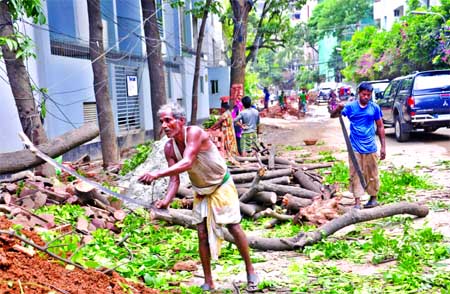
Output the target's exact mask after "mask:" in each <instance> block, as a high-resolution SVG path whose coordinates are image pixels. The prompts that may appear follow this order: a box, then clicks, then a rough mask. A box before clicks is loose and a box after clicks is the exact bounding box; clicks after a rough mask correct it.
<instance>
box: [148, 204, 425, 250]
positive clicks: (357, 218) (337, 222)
mask: <svg viewBox="0 0 450 294" xmlns="http://www.w3.org/2000/svg"><path fill="white" fill-rule="evenodd" d="M397 214H410V215H415V216H417V217H425V216H427V214H428V207H426V206H424V205H419V204H416V203H408V202H400V203H396V204H392V205H387V206H379V207H375V208H371V209H365V210H356V209H352V210H351V211H350V212H347V213H346V214H344V215H342V216H340V217H338V218H336V219H334V220H332V221H330V222H328V223H327V224H325V225H323V226H321V227H319V228H318V229H317V230H315V231H311V232H307V233H304V232H301V233H300V234H298V235H297V236H295V237H291V238H262V237H255V236H247V239H248V243H249V246H250V247H251V248H253V249H259V250H264V251H267V250H277V251H281V250H298V249H303V248H304V247H305V246H307V245H312V244H314V243H317V242H319V241H320V240H322V239H324V238H326V237H328V236H330V235H332V234H334V233H336V232H337V231H339V230H340V229H342V228H345V227H346V226H349V225H353V224H357V223H361V222H366V221H370V220H374V219H379V218H384V217H389V216H393V215H397ZM151 215H152V217H153V218H154V219H159V220H165V221H167V222H169V223H173V224H178V225H182V226H184V227H189V228H193V227H194V226H193V225H192V212H191V211H189V210H184V209H183V210H182V209H169V210H161V209H154V208H152V210H151ZM285 219H286V220H289V219H291V217H290V216H285ZM224 233H225V240H227V241H229V242H234V240H233V237H232V236H231V234H229V233H228V231H226V230H224Z"/></svg>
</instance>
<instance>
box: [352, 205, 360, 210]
mask: <svg viewBox="0 0 450 294" xmlns="http://www.w3.org/2000/svg"><path fill="white" fill-rule="evenodd" d="M361 208H362V207H361V204H355V205H354V206H353V209H358V210H359V209H361Z"/></svg>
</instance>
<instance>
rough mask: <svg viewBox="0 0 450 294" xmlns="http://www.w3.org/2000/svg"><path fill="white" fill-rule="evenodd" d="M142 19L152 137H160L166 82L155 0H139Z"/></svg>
mask: <svg viewBox="0 0 450 294" xmlns="http://www.w3.org/2000/svg"><path fill="white" fill-rule="evenodd" d="M141 7H142V19H143V23H144V33H145V45H146V48H147V64H148V71H149V79H150V85H151V86H150V92H151V97H152V119H153V138H154V139H155V140H158V139H160V132H159V130H160V129H161V122H160V121H159V117H158V110H159V108H160V107H161V106H162V105H164V104H165V103H166V101H167V96H166V82H165V80H164V63H163V59H162V55H161V38H160V35H159V26H158V17H157V13H156V2H155V0H141Z"/></svg>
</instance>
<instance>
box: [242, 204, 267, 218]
mask: <svg viewBox="0 0 450 294" xmlns="http://www.w3.org/2000/svg"><path fill="white" fill-rule="evenodd" d="M239 207H240V208H241V213H242V214H244V215H246V216H249V217H252V216H254V215H255V214H256V213H257V212H260V211H263V210H264V209H265V207H264V206H262V205H259V204H256V203H243V202H240V203H239Z"/></svg>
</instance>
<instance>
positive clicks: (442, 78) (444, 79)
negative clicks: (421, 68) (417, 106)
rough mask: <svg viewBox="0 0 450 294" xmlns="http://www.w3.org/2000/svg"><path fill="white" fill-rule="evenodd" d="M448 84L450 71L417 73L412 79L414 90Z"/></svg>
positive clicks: (449, 83) (440, 86) (442, 86)
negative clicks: (427, 73) (428, 73)
mask: <svg viewBox="0 0 450 294" xmlns="http://www.w3.org/2000/svg"><path fill="white" fill-rule="evenodd" d="M447 86H450V73H441V74H434V75H418V76H416V79H415V80H414V90H425V89H435V88H444V87H447Z"/></svg>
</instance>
